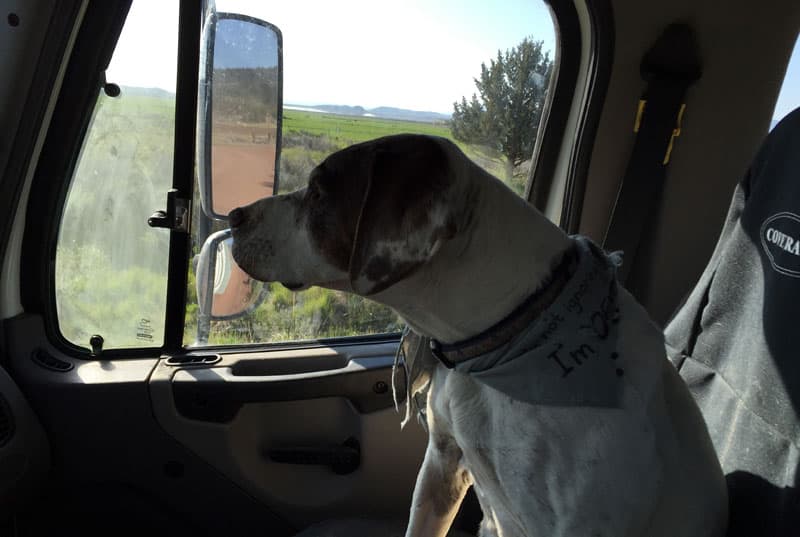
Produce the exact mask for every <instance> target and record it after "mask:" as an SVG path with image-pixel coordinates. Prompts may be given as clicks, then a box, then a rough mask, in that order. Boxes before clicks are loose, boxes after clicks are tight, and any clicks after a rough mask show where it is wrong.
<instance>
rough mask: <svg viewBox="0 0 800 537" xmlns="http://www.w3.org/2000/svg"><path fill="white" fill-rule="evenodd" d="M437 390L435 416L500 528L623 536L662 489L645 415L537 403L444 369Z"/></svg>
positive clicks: (435, 383)
mask: <svg viewBox="0 0 800 537" xmlns="http://www.w3.org/2000/svg"><path fill="white" fill-rule="evenodd" d="M431 388H432V391H431V397H430V400H429V412H431V413H432V414H433V415H432V416H431V417H432V419H431V420H429V422H430V423H432V424H433V427H435V428H436V432H437V433H440V434H441V433H446V434H449V435H451V436H452V437H453V439H454V441H455V443H456V444H457V445H458V446H459V448H460V449H461V452H462V464H463V465H464V467H465V468H466V469H467V470H468V471H469V472H470V474H471V475H472V478H473V481H474V483H475V486H476V489H477V491H478V493H479V498H480V501H481V505H482V508H483V511H484V514H485V515H486V516H487V517H491V518H493V519H494V521H495V523H496V524H497V525H499V526H500V527H501V528H502V532H503V533H502V534H503V535H507V536H513V535H538V534H540V533H539V532H545V533H543V534H545V535H569V534H572V535H575V534H581V531H583V530H584V529H585V530H587V531H588V529H592V530H597V529H602V528H605V529H606V530H607V533H603V532H601V533H599V535H606V534H607V535H616V534H617V533H615V532H617V531H618V530H619V528H620V525H626V522H623V520H625V519H626V518H627V517H629V516H630V513H631V512H633V513H636V512H648V511H649V509H648V508H647V506H644V505H642V504H643V502H647V501H650V500H647V499H648V498H650V499H652V498H654V497H655V496H657V495H656V494H655V490H656V489H657V487H658V483H659V480H660V461H659V460H658V458H657V455H656V453H657V451H656V446H655V434H654V431H653V430H652V427H651V425H650V424H649V423H648V421H647V420H646V418H645V416H644V414H643V413H639V412H635V411H634V412H631V411H630V410H629V409H628V410H623V409H609V408H593V407H574V406H572V407H554V406H536V405H530V404H527V403H522V402H519V401H516V400H514V399H512V398H510V397H508V396H506V395H504V394H502V393H501V392H498V391H496V390H493V389H491V388H488V387H487V386H485V385H483V384H481V383H480V382H477V381H475V380H474V379H472V378H470V377H468V376H466V375H462V374H459V373H453V372H448V371H444V370H442V369H439V370H437V372H436V373H435V375H434V380H433V384H432V387H431ZM626 402H628V403H631V404H635V402H634V401H626ZM639 406H641V405H640V404H639ZM637 476H647V477H648V478H649V479H641V478H640V477H637ZM620 480H622V482H629V483H631V485H630V486H626V487H619V486H618V484H619V483H620V482H621V481H620ZM628 522H630V521H629V520H628ZM581 524H590V525H591V527H589V526H587V527H585V528H583V529H582V527H581V526H580V525H581ZM554 525H560V527H562V529H563V531H561V532H553V527H555V526H554ZM570 532H572V533H570Z"/></svg>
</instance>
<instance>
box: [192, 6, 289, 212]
mask: <svg viewBox="0 0 800 537" xmlns="http://www.w3.org/2000/svg"><path fill="white" fill-rule="evenodd" d="M282 88H283V38H282V36H281V32H280V30H279V29H278V28H277V27H276V26H274V25H272V24H270V23H268V22H265V21H262V20H259V19H255V18H253V17H247V16H244V15H238V14H234V13H217V12H216V11H214V10H213V9H212V10H211V11H210V13H209V15H208V17H207V18H206V22H205V25H204V28H203V38H202V44H201V57H200V78H199V85H198V91H199V95H198V115H197V117H198V120H197V121H198V125H197V151H198V155H197V172H198V179H199V186H200V202H201V205H202V208H203V212H204V213H205V215H206V216H207V217H208V218H212V219H216V220H223V221H226V220H227V217H228V213H229V212H230V211H231V210H232V209H234V208H236V207H240V206H242V205H247V204H248V203H251V202H253V201H256V200H258V199H260V198H263V197H266V196H271V195H273V194H274V193H275V192H276V191H277V186H278V164H279V160H280V138H281V122H282V119H283V95H282Z"/></svg>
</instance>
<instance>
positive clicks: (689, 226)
mask: <svg viewBox="0 0 800 537" xmlns="http://www.w3.org/2000/svg"><path fill="white" fill-rule="evenodd" d="M611 3H612V7H613V11H614V19H615V20H614V24H615V27H616V28H615V29H616V36H617V38H616V45H615V52H614V63H613V68H612V74H611V79H610V85H609V88H608V93H607V96H606V102H605V106H604V109H603V112H602V115H601V119H600V124H599V128H598V132H597V139H596V143H595V147H594V150H593V153H592V161H591V165H590V169H589V176H588V182H587V187H586V196H585V198H584V206H583V213H582V218H581V224H580V229H581V232H582V233H585V234H587V235H589V236H591V237H593V238H594V239H596V240H602V238H603V236H604V234H605V230H606V228H607V225H608V220H609V216H610V214H611V211H612V207H613V204H614V202H615V199H616V196H617V192H618V188H619V184H620V180H621V178H622V177H623V175H624V172H625V167H626V165H627V161H628V157H629V156H630V149H631V147H632V145H633V140H634V139H633V132H632V126H633V120H634V117H635V114H636V106H637V103H638V100H639V97H640V95H641V94H642V91H643V90H644V87H645V83H644V82H643V81H642V79H641V77H640V75H639V62H640V60H641V58H642V56H643V54H644V53H645V51H646V50H647V49H648V48H649V47H650V45H651V44H652V43H653V42H654V40H655V39H656V38H657V36H658V35H660V33H661V31H662V30H663V28H664V26H665V23H666V22H669V21H682V22H688V23H689V24H690V25H692V26H693V27H694V28H695V31H696V33H697V37H698V46H699V49H700V56H701V59H702V63H703V76H702V78H701V79H700V80H699V81H698V82H697V83H696V84H695V85H693V86H692V87H691V88H690V89H689V92H688V96H687V110H686V113H685V115H684V117H683V128H682V132H681V136H680V138H678V139H677V140H676V144H675V148H674V152H673V156H672V162H671V164H670V169H669V171H668V175H667V178H666V184H665V189H664V192H663V197H662V203H661V207H660V209H659V210H658V211H657V212H656V214H655V215H654V218H655V224H656V229H655V232H654V233H652V234H650V235H647V234H645V236H644V237H643V238H642V243H643V249H642V250H640V253H641V255H644V256H646V257H647V259H649V263H647V264H646V266H645V269H646V270H645V271H643V272H642V273H640V274H638V275H637V276H636V280H635V283H636V285H637V286H638V287H639V288H640V289H641V290H642V293H641V295H640V298H641V299H642V301H643V302H644V304H645V306H646V307H647V308H648V309H649V311H650V312H651V314H652V315H653V316H654V317H655V318H656V320H658V321H661V322H663V321H664V320H665V319H667V318H668V317H669V315H670V314H671V312H672V311H673V310H674V309H675V307H676V306H677V305H678V303H679V302H680V300H681V298H682V297H683V296H684V295H685V293H687V292H688V291H689V290H690V288H691V287H692V286H693V284H694V282H695V281H696V280H697V278H698V276H699V274H700V272H701V271H702V269H703V268H704V266H705V264H706V262H707V261H708V258H709V257H710V255H711V250H712V249H713V246H714V244H715V243H716V240H717V237H718V235H719V232H720V229H721V226H722V221H723V218H724V216H725V212H726V210H727V207H728V204H729V201H730V196H731V194H732V192H733V186H734V185H735V184H736V183H737V182H738V181H739V180H740V179H741V177H742V176H743V174H744V172H745V170H746V168H747V165H748V163H749V162H750V160H751V158H752V157H753V155H754V152H755V151H756V149H757V147H758V145H759V143H760V142H761V140H762V139H763V137H764V135H765V134H766V132H767V129H768V126H769V122H770V119H771V114H772V111H773V108H774V106H775V100H776V99H777V95H778V92H779V90H780V87H781V84H782V82H783V75H784V73H785V69H786V65H787V63H788V60H789V55H790V54H791V51H792V47H793V45H794V42H795V39H796V37H797V32H798V28H799V27H800V2H797V3H795V4H793V5H792V4H791V3H787V2H779V1H764V2H758V3H753V2H750V1H747V0H731V1H725V2H694V1H692V0H677V1H673V2H642V1H639V0H612V2H611ZM637 224H638V223H633V222H632V223H631V225H637Z"/></svg>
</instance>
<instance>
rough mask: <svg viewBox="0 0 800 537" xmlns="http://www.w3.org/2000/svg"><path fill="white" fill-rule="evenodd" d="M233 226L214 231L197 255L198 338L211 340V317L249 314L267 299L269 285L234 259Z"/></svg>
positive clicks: (205, 340)
mask: <svg viewBox="0 0 800 537" xmlns="http://www.w3.org/2000/svg"><path fill="white" fill-rule="evenodd" d="M232 246H233V236H232V235H231V230H230V229H223V230H222V231H217V232H216V233H213V234H211V235H210V236H209V237H208V239H206V242H205V243H204V244H203V248H202V249H201V250H200V255H199V257H198V259H197V269H196V270H197V273H196V276H197V278H196V282H197V303H198V306H199V315H198V323H197V325H198V334H197V340H198V342H202V343H206V342H207V341H208V332H209V329H210V321H211V320H216V321H226V320H231V319H236V318H238V317H241V316H243V315H247V314H248V313H250V312H251V311H253V310H254V309H256V308H257V307H258V306H260V305H261V303H262V302H263V301H264V299H265V298H266V295H267V287H266V285H264V284H263V283H262V282H260V281H258V280H254V279H252V278H251V277H250V276H249V275H248V274H247V273H245V271H243V270H242V269H241V268H239V265H237V264H236V263H235V262H234V260H233V253H232Z"/></svg>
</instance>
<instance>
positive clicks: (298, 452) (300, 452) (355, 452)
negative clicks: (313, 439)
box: [266, 437, 361, 475]
mask: <svg viewBox="0 0 800 537" xmlns="http://www.w3.org/2000/svg"><path fill="white" fill-rule="evenodd" d="M266 455H267V457H268V458H269V459H270V460H271V461H273V462H279V463H283V464H303V465H311V466H327V467H329V468H330V469H331V470H332V471H333V473H335V474H339V475H346V474H351V473H353V472H355V471H356V470H357V469H358V467H359V466H360V465H361V446H360V444H359V443H358V440H356V439H355V438H352V437H351V438H348V439H347V440H345V441H344V442H343V443H342V444H341V445H339V446H336V445H333V446H298V447H280V448H270V449H267V450H266Z"/></svg>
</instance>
